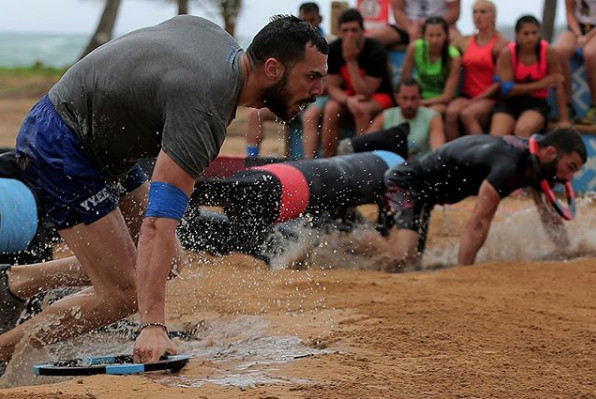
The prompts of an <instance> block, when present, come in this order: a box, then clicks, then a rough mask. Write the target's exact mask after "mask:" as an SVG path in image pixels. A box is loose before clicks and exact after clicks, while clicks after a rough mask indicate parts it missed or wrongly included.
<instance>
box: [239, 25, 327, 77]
mask: <svg viewBox="0 0 596 399" xmlns="http://www.w3.org/2000/svg"><path fill="white" fill-rule="evenodd" d="M308 44H310V45H312V46H314V47H316V49H317V50H318V51H319V52H321V53H323V54H327V53H328V51H329V46H328V45H327V41H326V40H325V38H324V37H323V36H321V34H320V33H319V31H318V30H317V29H316V28H315V27H314V26H312V25H310V24H308V23H306V22H303V21H302V20H301V19H300V18H298V17H295V16H293V15H275V16H273V17H271V22H269V23H268V24H267V25H265V27H264V28H263V29H261V30H260V31H259V33H257V34H256V36H255V37H254V39H253V40H252V43H251V44H250V45H249V46H248V49H246V54H247V55H248V57H249V58H250V60H251V61H252V62H253V63H255V64H257V65H259V64H262V63H264V62H265V61H266V60H267V59H268V58H272V57H273V58H276V59H277V60H279V61H280V62H281V63H282V64H283V65H284V66H286V67H290V66H292V65H294V64H296V63H297V62H300V61H302V60H304V52H305V49H306V46H307V45H308Z"/></svg>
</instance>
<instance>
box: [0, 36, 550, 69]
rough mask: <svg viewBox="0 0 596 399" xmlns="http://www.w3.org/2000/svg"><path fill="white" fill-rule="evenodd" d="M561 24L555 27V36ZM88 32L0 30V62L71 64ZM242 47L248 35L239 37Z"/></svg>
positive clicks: (45, 64) (80, 50)
mask: <svg viewBox="0 0 596 399" xmlns="http://www.w3.org/2000/svg"><path fill="white" fill-rule="evenodd" d="M499 30H500V31H501V33H502V34H503V35H504V36H505V37H507V38H508V39H510V40H511V39H513V36H514V35H513V26H500V27H499ZM561 30H562V27H558V28H557V29H556V30H555V31H556V33H555V37H556V34H557V33H558V32H560V31H561ZM464 33H466V32H464ZM91 35H92V33H89V34H84V33H27V32H3V31H0V66H1V67H11V68H12V67H28V66H32V65H34V64H42V65H44V66H50V67H59V68H63V67H68V66H70V65H72V64H74V63H75V62H76V61H77V60H78V59H79V57H80V55H81V53H82V52H83V50H84V49H85V47H86V46H87V43H88V42H89V40H90V38H91ZM238 41H239V43H240V45H241V46H242V47H243V48H245V49H246V47H247V46H248V44H249V43H250V38H239V39H238Z"/></svg>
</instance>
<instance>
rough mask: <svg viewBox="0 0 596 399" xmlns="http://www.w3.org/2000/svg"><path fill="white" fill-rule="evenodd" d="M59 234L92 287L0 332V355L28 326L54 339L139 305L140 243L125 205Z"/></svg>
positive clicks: (38, 337)
mask: <svg viewBox="0 0 596 399" xmlns="http://www.w3.org/2000/svg"><path fill="white" fill-rule="evenodd" d="M60 234H61V236H62V237H63V238H64V240H65V241H66V243H67V244H68V246H69V248H70V249H71V250H72V251H73V252H74V254H75V256H76V257H77V259H78V260H79V261H80V264H81V265H82V267H83V270H84V272H85V274H86V275H87V276H88V277H89V279H90V282H91V284H92V286H93V287H92V288H88V289H85V290H83V291H82V292H80V293H77V294H75V295H70V296H68V297H65V298H63V299H61V300H60V301H57V302H55V303H53V304H52V305H50V306H48V307H47V308H46V309H44V311H43V312H42V313H40V314H39V315H37V316H36V317H34V318H32V319H31V320H29V321H26V322H25V323H23V324H21V325H19V326H17V327H15V328H14V329H12V330H10V331H8V332H6V333H5V334H3V335H1V336H0V360H5V361H7V360H10V358H11V357H12V353H13V350H14V347H15V345H16V344H17V343H18V342H19V341H20V340H21V339H22V338H23V337H24V336H25V333H26V332H28V333H29V334H30V335H31V337H30V338H31V339H33V340H35V341H37V342H39V343H41V344H49V343H53V342H57V341H60V340H64V339H67V338H70V337H74V336H77V335H80V334H82V333H85V332H87V331H89V330H92V329H94V328H97V327H100V326H102V325H106V324H109V323H111V322H113V321H116V320H119V319H121V318H123V317H126V316H128V315H130V314H132V313H134V312H135V311H136V308H137V305H136V289H135V270H134V267H135V262H136V247H135V244H134V242H133V240H132V237H131V236H130V234H129V232H128V229H127V226H126V223H125V221H124V217H123V216H122V213H121V212H120V209H119V208H117V209H116V210H114V211H112V212H110V213H109V214H108V215H106V216H104V217H103V218H101V219H100V220H98V221H96V222H94V223H91V224H89V225H83V224H80V225H76V226H73V227H70V228H68V229H64V230H61V231H60ZM46 325H47V326H46ZM40 327H46V328H40Z"/></svg>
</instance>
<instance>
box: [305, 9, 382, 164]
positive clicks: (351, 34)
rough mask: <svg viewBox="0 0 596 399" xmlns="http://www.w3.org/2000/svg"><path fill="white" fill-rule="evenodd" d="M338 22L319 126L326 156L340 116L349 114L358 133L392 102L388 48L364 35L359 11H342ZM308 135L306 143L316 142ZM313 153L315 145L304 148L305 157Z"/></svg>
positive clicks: (335, 137)
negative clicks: (323, 109)
mask: <svg viewBox="0 0 596 399" xmlns="http://www.w3.org/2000/svg"><path fill="white" fill-rule="evenodd" d="M338 25H339V36H340V38H339V39H338V40H336V41H335V42H333V43H331V44H330V45H329V60H328V75H327V78H326V86H327V90H328V93H329V97H330V98H329V101H328V102H327V104H326V105H325V117H324V118H323V123H322V127H321V135H322V142H323V152H324V154H325V156H333V155H335V154H336V151H337V143H338V141H339V134H340V123H341V120H342V118H345V117H346V116H348V115H349V116H351V117H352V118H353V119H354V124H355V132H356V134H361V133H362V132H364V131H365V130H366V129H367V128H368V126H369V125H370V123H371V121H372V119H373V118H374V116H375V115H377V114H379V113H380V112H381V111H382V110H384V109H387V108H390V107H392V106H394V101H393V94H392V89H391V82H390V80H389V61H388V58H387V52H386V51H385V49H384V48H383V46H382V45H381V44H380V43H379V42H378V41H376V40H373V39H370V38H367V37H365V36H364V20H363V18H362V15H361V14H360V12H359V11H358V10H356V9H348V10H346V11H344V12H343V13H342V14H341V15H340V17H339V24H338ZM307 133H309V132H305V136H308V135H307ZM311 136H314V135H311ZM311 136H308V137H305V138H304V140H305V141H304V143H305V144H306V143H317V139H316V137H311ZM315 153H316V146H313V147H312V148H305V156H306V157H312V156H314V155H315Z"/></svg>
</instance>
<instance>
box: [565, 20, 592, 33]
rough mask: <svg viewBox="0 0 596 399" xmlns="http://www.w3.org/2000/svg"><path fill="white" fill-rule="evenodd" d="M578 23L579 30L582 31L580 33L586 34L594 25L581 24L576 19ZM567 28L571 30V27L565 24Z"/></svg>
mask: <svg viewBox="0 0 596 399" xmlns="http://www.w3.org/2000/svg"><path fill="white" fill-rule="evenodd" d="M578 25H579V30H580V31H581V32H582V35H586V34H587V33H588V32H589V31H591V30H592V29H594V26H595V25H592V24H582V23H581V22H579V21H578ZM567 30H568V31H570V32H573V31H572V30H571V27H569V26H567Z"/></svg>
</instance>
